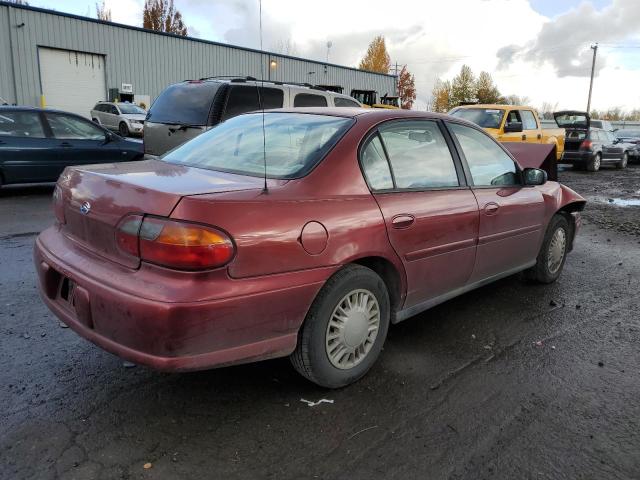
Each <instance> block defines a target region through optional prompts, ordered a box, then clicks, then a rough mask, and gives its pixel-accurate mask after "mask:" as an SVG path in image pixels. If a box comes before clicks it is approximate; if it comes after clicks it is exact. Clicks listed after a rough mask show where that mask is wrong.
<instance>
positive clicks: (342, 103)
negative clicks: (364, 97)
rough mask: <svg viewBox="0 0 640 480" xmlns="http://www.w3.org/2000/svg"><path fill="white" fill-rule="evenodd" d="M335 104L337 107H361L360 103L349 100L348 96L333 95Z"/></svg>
mask: <svg viewBox="0 0 640 480" xmlns="http://www.w3.org/2000/svg"><path fill="white" fill-rule="evenodd" d="M333 104H334V105H335V106H336V107H356V108H358V107H360V105H358V104H357V102H355V101H353V100H349V99H348V98H343V97H333Z"/></svg>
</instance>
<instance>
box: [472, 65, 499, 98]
mask: <svg viewBox="0 0 640 480" xmlns="http://www.w3.org/2000/svg"><path fill="white" fill-rule="evenodd" d="M475 88H476V98H477V99H478V103H485V104H486V103H500V101H501V100H502V95H500V90H498V87H497V86H496V84H495V83H493V78H491V75H490V74H489V73H488V72H480V75H478V79H477V80H476V84H475Z"/></svg>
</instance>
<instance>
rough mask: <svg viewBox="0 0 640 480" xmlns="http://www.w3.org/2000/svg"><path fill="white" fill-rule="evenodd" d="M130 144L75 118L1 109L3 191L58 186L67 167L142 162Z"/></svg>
mask: <svg viewBox="0 0 640 480" xmlns="http://www.w3.org/2000/svg"><path fill="white" fill-rule="evenodd" d="M142 156H143V151H142V144H140V143H134V142H130V141H127V140H125V139H123V138H121V137H119V136H118V135H116V134H114V133H111V132H109V131H108V130H105V129H104V128H102V127H100V126H99V125H95V124H94V123H92V122H90V121H88V120H86V119H84V118H82V117H80V116H78V115H75V114H73V113H67V112H61V111H58V110H48V109H46V110H43V109H39V108H32V107H15V106H0V186H1V185H2V184H3V183H4V184H9V183H33V182H55V181H56V180H57V179H58V176H60V174H61V173H62V171H63V170H64V169H65V167H68V166H73V165H84V164H88V163H111V162H126V161H130V160H137V159H141V158H142Z"/></svg>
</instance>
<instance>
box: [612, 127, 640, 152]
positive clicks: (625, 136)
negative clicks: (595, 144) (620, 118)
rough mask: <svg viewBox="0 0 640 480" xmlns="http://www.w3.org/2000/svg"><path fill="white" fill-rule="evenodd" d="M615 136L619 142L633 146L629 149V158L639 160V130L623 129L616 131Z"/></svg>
mask: <svg viewBox="0 0 640 480" xmlns="http://www.w3.org/2000/svg"><path fill="white" fill-rule="evenodd" d="M615 135H616V137H617V138H618V140H620V141H621V142H623V143H629V144H631V145H633V147H631V148H630V149H629V158H633V159H635V160H640V130H631V129H626V128H624V129H620V130H616V131H615Z"/></svg>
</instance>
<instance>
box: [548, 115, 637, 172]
mask: <svg viewBox="0 0 640 480" xmlns="http://www.w3.org/2000/svg"><path fill="white" fill-rule="evenodd" d="M553 116H554V117H555V119H556V122H557V123H558V125H560V126H562V127H564V128H565V130H566V134H565V140H564V154H563V156H562V159H561V162H562V163H570V164H572V165H573V166H574V167H576V168H586V169H587V170H589V171H590V172H597V171H598V170H600V167H601V166H602V165H605V164H609V165H615V167H616V168H620V169H623V168H627V164H628V162H629V155H630V152H631V151H632V150H634V148H635V145H633V144H630V143H625V142H622V141H620V140H619V139H618V138H616V136H615V135H614V134H613V133H612V132H609V131H607V130H603V129H601V128H595V127H593V125H592V124H591V119H590V118H589V115H588V114H587V113H586V112H580V111H575V110H568V111H563V112H556V113H554V114H553Z"/></svg>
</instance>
